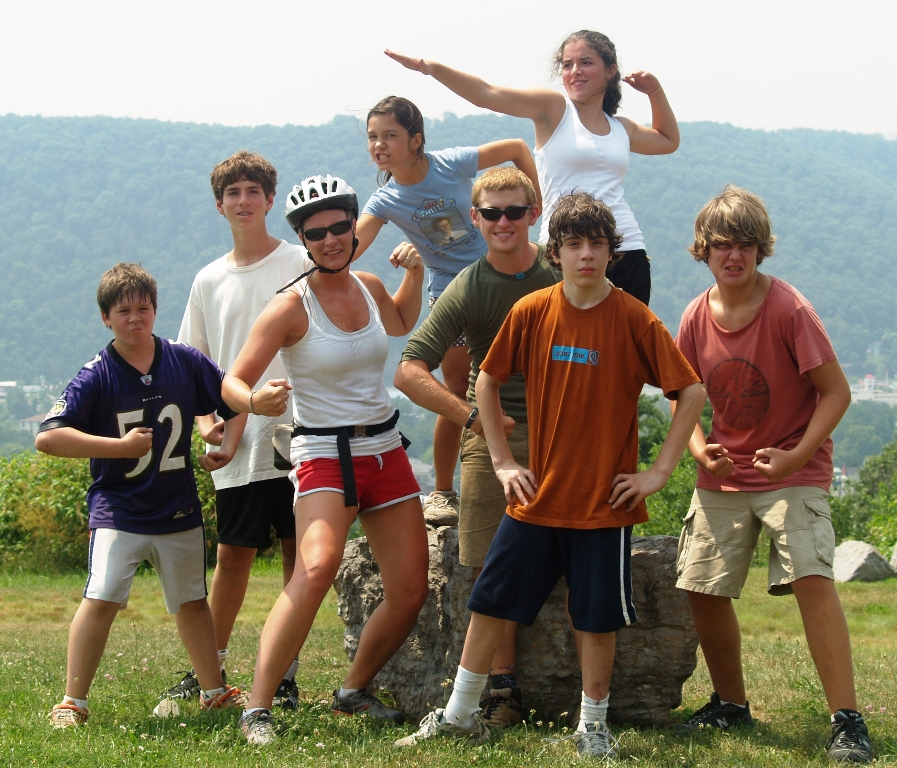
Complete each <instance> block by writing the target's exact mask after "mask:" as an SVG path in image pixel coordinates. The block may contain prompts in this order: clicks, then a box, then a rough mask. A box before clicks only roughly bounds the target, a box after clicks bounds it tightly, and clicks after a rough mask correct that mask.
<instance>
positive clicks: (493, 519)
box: [458, 424, 529, 568]
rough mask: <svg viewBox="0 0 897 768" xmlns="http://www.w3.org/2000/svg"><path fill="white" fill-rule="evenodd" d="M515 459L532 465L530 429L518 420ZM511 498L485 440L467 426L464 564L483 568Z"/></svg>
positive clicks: (461, 527)
mask: <svg viewBox="0 0 897 768" xmlns="http://www.w3.org/2000/svg"><path fill="white" fill-rule="evenodd" d="M508 447H509V448H510V449H511V454H512V455H513V456H514V461H516V462H517V463H518V464H520V465H521V466H524V467H528V466H529V430H528V429H527V425H526V424H515V425H514V431H513V432H512V433H511V435H510V436H509V437H508ZM507 509H508V502H507V500H506V499H505V493H504V491H503V490H502V487H501V483H500V482H499V481H498V478H497V477H496V476H495V470H494V469H493V468H492V459H491V458H490V457H489V448H488V446H487V445H486V441H485V440H484V439H483V438H482V437H480V436H479V435H478V434H477V433H476V432H473V431H472V430H469V429H465V430H464V432H463V434H462V435H461V514H460V520H459V522H458V550H459V555H460V560H461V565H466V566H468V567H471V568H482V567H483V563H484V562H485V560H486V553H487V552H488V551H489V545H490V544H491V543H492V538H493V537H494V536H495V531H496V530H497V529H498V524H499V523H500V522H501V519H502V518H503V517H504V516H505V512H506V511H507Z"/></svg>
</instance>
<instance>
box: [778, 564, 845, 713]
mask: <svg viewBox="0 0 897 768" xmlns="http://www.w3.org/2000/svg"><path fill="white" fill-rule="evenodd" d="M791 586H792V588H793V589H794V596H795V597H796V598H797V605H798V607H799V608H800V616H801V619H802V620H803V622H804V633H805V634H806V636H807V645H808V646H809V648H810V655H811V656H812V657H813V663H814V664H815V665H816V671H817V672H818V673H819V679H820V680H821V681H822V688H823V690H824V691H825V699H826V702H827V703H828V708H829V712H831V713H832V714H834V713H835V712H837V711H838V710H839V709H854V710H855V709H856V708H857V697H856V689H855V688H854V682H853V658H852V655H851V650H850V633H849V631H848V629H847V619H846V618H845V617H844V609H843V608H842V607H841V600H840V598H839V597H838V592H837V591H836V590H835V583H834V582H833V581H832V580H831V579H827V578H826V577H825V576H805V577H804V578H802V579H798V580H797V581H795V582H793V583H792V585H791Z"/></svg>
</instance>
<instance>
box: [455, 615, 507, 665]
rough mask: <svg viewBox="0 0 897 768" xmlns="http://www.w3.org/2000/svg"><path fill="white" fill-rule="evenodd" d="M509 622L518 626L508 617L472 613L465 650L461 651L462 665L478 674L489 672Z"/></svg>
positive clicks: (465, 640)
mask: <svg viewBox="0 0 897 768" xmlns="http://www.w3.org/2000/svg"><path fill="white" fill-rule="evenodd" d="M508 624H514V626H515V627H516V626H517V625H516V624H515V622H513V621H507V620H506V619H496V618H494V617H493V616H485V615H483V614H482V613H476V612H473V613H471V614H470V626H468V627H467V637H466V638H465V639H464V650H463V651H462V652H461V666H462V667H464V669H466V670H467V671H468V672H474V673H476V674H478V675H487V674H489V663H490V662H491V661H492V659H493V658H495V652H496V651H497V650H498V647H499V646H500V645H501V643H502V640H503V639H504V637H505V635H506V633H507V631H508V627H507V625H508Z"/></svg>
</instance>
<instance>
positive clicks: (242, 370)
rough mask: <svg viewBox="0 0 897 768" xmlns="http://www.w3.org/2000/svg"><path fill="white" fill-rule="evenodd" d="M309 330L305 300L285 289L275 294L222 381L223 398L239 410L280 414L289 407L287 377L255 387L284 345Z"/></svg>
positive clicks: (264, 414) (289, 387)
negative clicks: (304, 305) (255, 388)
mask: <svg viewBox="0 0 897 768" xmlns="http://www.w3.org/2000/svg"><path fill="white" fill-rule="evenodd" d="M307 331H308V316H307V315H306V314H305V308H304V307H303V306H302V299H300V298H299V296H298V295H297V294H296V293H295V292H293V291H286V292H284V293H280V294H278V295H277V296H275V297H274V298H273V299H271V301H269V302H268V306H266V307H265V309H264V310H263V311H262V314H260V315H259V317H258V319H257V320H256V321H255V324H254V325H253V326H252V330H251V331H250V332H249V338H248V339H246V343H245V344H244V345H243V349H241V350H240V354H239V355H237V359H236V360H235V361H234V364H233V366H231V369H230V371H229V372H228V374H227V376H225V377H224V381H223V382H222V384H221V397H222V398H223V399H224V402H226V403H227V404H228V405H229V406H230V407H231V408H233V410H235V411H237V412H238V413H254V414H256V415H258V416H280V415H281V414H282V413H283V412H284V411H285V410H286V407H287V400H288V399H289V390H290V389H292V387H291V386H290V384H289V382H288V381H287V380H286V379H272V380H271V381H269V382H267V383H266V384H265V385H264V386H263V387H260V388H259V389H258V390H257V391H255V390H253V389H252V388H253V387H254V386H255V384H256V383H257V382H258V380H259V379H260V378H261V377H262V374H264V372H265V370H266V369H267V368H268V366H269V365H270V364H271V361H272V360H273V359H274V356H275V355H276V354H277V353H278V352H279V351H280V348H281V347H286V346H290V345H291V344H295V343H296V342H297V341H299V340H300V339H301V338H302V337H303V336H305V334H306V333H307Z"/></svg>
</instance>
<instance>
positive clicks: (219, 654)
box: [218, 648, 227, 671]
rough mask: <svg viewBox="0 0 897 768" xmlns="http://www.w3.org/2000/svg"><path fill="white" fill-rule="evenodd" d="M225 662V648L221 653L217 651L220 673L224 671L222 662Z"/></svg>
mask: <svg viewBox="0 0 897 768" xmlns="http://www.w3.org/2000/svg"><path fill="white" fill-rule="evenodd" d="M225 661H227V648H225V649H224V650H223V651H218V664H219V666H220V667H221V669H222V671H223V670H224V662H225Z"/></svg>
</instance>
